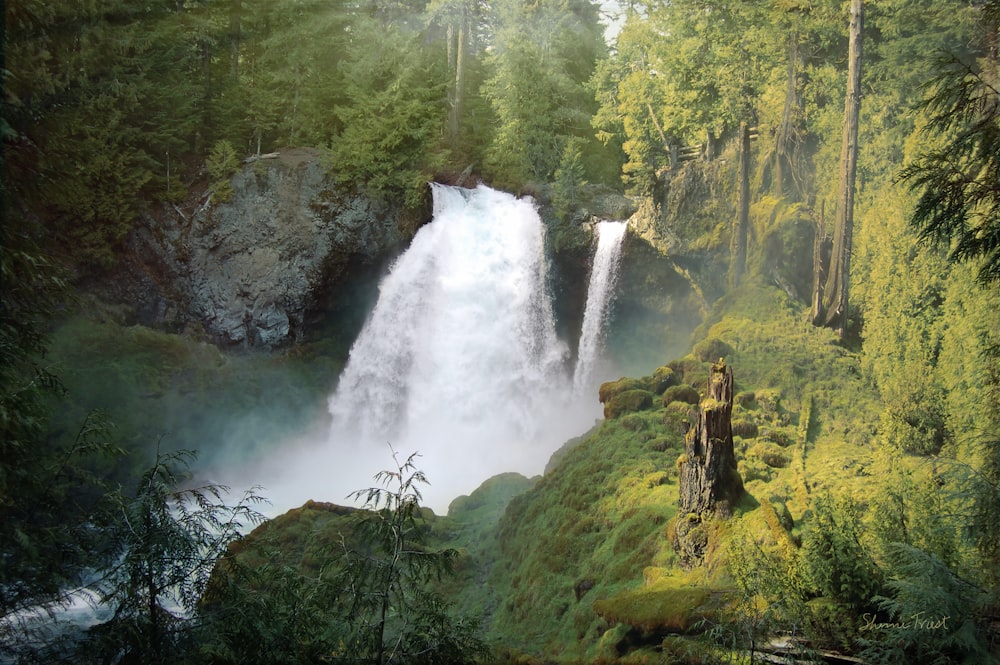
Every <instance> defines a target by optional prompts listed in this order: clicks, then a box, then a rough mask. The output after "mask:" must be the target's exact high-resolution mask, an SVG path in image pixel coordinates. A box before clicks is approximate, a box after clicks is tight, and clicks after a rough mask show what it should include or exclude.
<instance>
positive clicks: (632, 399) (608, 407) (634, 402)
mask: <svg viewBox="0 0 1000 665" xmlns="http://www.w3.org/2000/svg"><path fill="white" fill-rule="evenodd" d="M652 405H653V393H651V392H649V391H648V390H642V389H635V390H626V391H624V392H621V393H618V394H616V395H615V396H614V397H612V398H611V399H610V400H608V401H607V402H605V403H604V417H605V418H609V419H611V418H618V417H619V416H622V415H624V414H626V413H631V412H634V411H641V410H643V409H648V408H649V407H650V406H652Z"/></svg>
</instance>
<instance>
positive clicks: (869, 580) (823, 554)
mask: <svg viewBox="0 0 1000 665" xmlns="http://www.w3.org/2000/svg"><path fill="white" fill-rule="evenodd" d="M812 505H813V515H812V520H811V524H810V527H809V530H808V531H807V532H806V535H805V537H804V539H803V543H802V576H803V578H804V579H805V581H806V583H807V584H808V585H809V586H810V587H811V588H812V589H814V590H815V591H816V592H817V593H819V594H820V595H821V596H823V597H825V598H828V599H831V600H834V601H836V602H838V603H842V604H843V605H844V606H846V607H848V608H849V609H851V610H852V611H855V612H860V611H861V610H862V609H865V608H868V607H871V606H872V604H873V598H874V597H875V595H876V594H877V593H879V591H880V590H881V585H882V583H881V580H880V577H881V576H880V571H879V570H878V568H877V567H876V565H875V562H874V561H873V560H872V557H871V555H870V553H869V551H868V548H867V547H866V546H865V544H864V543H862V541H861V538H862V534H863V528H862V524H861V521H860V516H859V512H858V508H857V506H855V505H854V504H853V503H851V502H850V501H848V500H844V499H833V498H831V497H829V496H817V497H815V498H814V499H813V504H812Z"/></svg>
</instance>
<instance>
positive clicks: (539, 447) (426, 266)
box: [330, 184, 590, 496]
mask: <svg viewBox="0 0 1000 665" xmlns="http://www.w3.org/2000/svg"><path fill="white" fill-rule="evenodd" d="M432 187H433V195H434V218H433V221H432V222H431V223H430V224H427V225H425V226H424V227H422V228H421V229H420V230H419V231H418V233H417V234H416V236H415V237H414V239H413V242H412V243H411V245H410V247H409V248H408V249H407V250H406V252H405V253H404V254H403V255H402V256H400V257H399V259H398V260H397V261H396V262H395V264H394V265H393V266H392V268H391V270H390V272H389V274H388V275H387V276H386V277H385V278H384V280H383V282H382V284H381V285H380V287H379V297H378V302H377V304H376V306H375V309H374V311H373V312H372V314H371V316H370V318H369V320H368V322H367V323H366V325H365V326H364V328H363V330H362V331H361V334H360V335H359V336H358V339H357V340H356V342H355V343H354V346H353V347H352V348H351V352H350V357H349V359H348V363H347V366H346V367H345V368H344V371H343V373H342V375H341V377H340V381H339V383H338V385H337V388H336V391H335V392H334V394H333V396H332V397H331V398H330V414H331V416H332V420H333V422H332V427H331V434H330V439H331V445H332V446H334V447H335V448H336V449H337V450H339V451H342V453H343V454H344V455H345V456H352V455H359V454H360V455H362V456H370V455H371V449H372V448H375V450H376V451H377V452H378V453H379V454H380V455H381V456H382V459H383V460H388V449H387V447H386V443H387V442H389V443H391V444H392V445H393V447H394V448H395V449H397V450H400V451H403V452H411V451H415V450H416V451H419V452H420V453H421V455H422V459H421V461H420V463H421V465H422V466H421V468H422V469H423V470H424V471H425V473H426V474H427V476H428V478H429V479H430V480H431V482H432V483H435V481H438V482H440V483H441V484H448V485H450V484H451V482H452V481H450V480H448V479H446V478H443V477H442V474H450V475H457V476H460V477H461V478H463V479H467V481H466V482H464V483H463V484H464V485H467V486H465V487H463V488H461V491H463V492H467V491H471V490H472V489H474V488H475V487H476V486H478V484H479V483H480V482H481V481H482V480H484V479H485V478H486V477H488V476H489V475H493V474H495V473H499V472H501V471H519V472H521V473H525V474H527V475H533V474H537V473H540V472H541V471H542V469H543V468H544V465H545V462H546V461H547V459H548V457H549V456H550V455H551V453H552V452H553V451H554V450H555V448H556V447H557V446H558V445H560V444H561V443H562V442H563V441H564V440H565V439H566V438H568V437H569V436H572V435H575V434H579V432H580V430H581V427H583V428H585V427H586V426H588V425H589V424H590V423H589V422H581V416H580V415H579V414H574V413H573V412H572V411H571V407H572V404H571V400H570V397H571V390H570V387H571V384H570V378H569V374H568V370H567V366H566V365H567V358H568V356H569V353H568V349H567V347H566V345H565V344H564V343H563V342H562V341H561V340H559V338H558V337H557V336H556V328H555V321H554V317H553V313H552V304H551V300H550V296H549V291H548V288H547V281H548V280H547V272H546V270H547V269H546V262H545V252H544V226H543V224H542V221H541V219H540V218H539V216H538V213H537V211H536V209H535V206H534V204H533V203H532V202H531V201H530V200H522V199H517V198H515V197H513V196H512V195H510V194H505V193H502V192H498V191H495V190H492V189H490V188H488V187H485V186H480V187H478V188H477V189H474V190H468V189H461V188H457V187H446V186H443V185H437V184H435V185H432ZM383 467H384V464H383ZM383 467H378V468H383ZM431 491H433V489H429V490H428V492H431ZM452 496H454V495H452Z"/></svg>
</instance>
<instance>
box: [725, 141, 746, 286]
mask: <svg viewBox="0 0 1000 665" xmlns="http://www.w3.org/2000/svg"><path fill="white" fill-rule="evenodd" d="M739 178H740V190H739V200H738V201H737V204H736V208H737V210H736V220H735V223H734V224H733V237H732V240H731V241H730V243H729V287H730V288H735V287H736V286H738V285H739V283H740V280H741V279H742V278H743V273H744V272H746V264H747V229H748V227H749V226H750V128H749V127H748V126H747V123H745V122H742V123H740V173H739Z"/></svg>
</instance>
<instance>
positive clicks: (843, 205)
mask: <svg viewBox="0 0 1000 665" xmlns="http://www.w3.org/2000/svg"><path fill="white" fill-rule="evenodd" d="M863 11H864V2H863V0H851V28H850V49H849V55H848V69H847V99H846V100H845V102H844V139H843V145H842V148H841V153H840V188H839V194H838V198H837V221H836V225H835V227H834V235H833V254H832V256H831V260H830V274H829V275H828V276H827V280H826V286H825V288H824V289H823V291H824V297H823V312H822V321H823V325H825V326H828V327H830V328H833V329H834V330H836V331H837V333H838V334H839V335H840V336H841V337H843V336H844V331H845V329H846V327H847V306H848V289H849V286H850V281H849V277H850V271H851V244H852V235H853V233H854V183H855V177H856V173H857V162H858V114H859V110H860V107H861V31H862V28H863Z"/></svg>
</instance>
